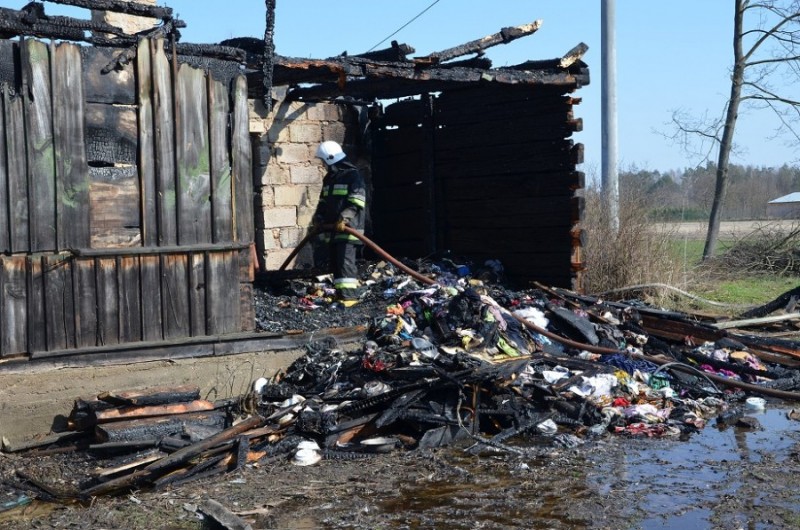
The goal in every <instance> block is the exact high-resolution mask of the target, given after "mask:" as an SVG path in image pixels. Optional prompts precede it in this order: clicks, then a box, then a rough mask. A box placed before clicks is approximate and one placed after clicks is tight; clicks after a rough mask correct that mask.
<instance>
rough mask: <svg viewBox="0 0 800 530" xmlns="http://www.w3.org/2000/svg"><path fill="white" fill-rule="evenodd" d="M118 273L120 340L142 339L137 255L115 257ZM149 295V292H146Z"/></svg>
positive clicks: (126, 341)
mask: <svg viewBox="0 0 800 530" xmlns="http://www.w3.org/2000/svg"><path fill="white" fill-rule="evenodd" d="M117 273H118V274H119V279H120V281H119V338H120V342H122V343H128V342H138V341H140V340H142V305H141V298H140V293H141V285H140V275H139V256H121V257H119V258H117ZM148 295H149V293H148Z"/></svg>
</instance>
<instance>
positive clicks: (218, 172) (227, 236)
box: [208, 75, 233, 243]
mask: <svg viewBox="0 0 800 530" xmlns="http://www.w3.org/2000/svg"><path fill="white" fill-rule="evenodd" d="M229 99H230V97H229V95H228V90H227V89H226V88H225V85H224V84H223V83H220V82H219V81H216V80H215V79H214V78H213V77H211V76H210V75H209V76H208V136H209V144H210V151H211V219H212V237H213V242H214V243H220V242H226V241H233V209H232V205H231V198H232V194H231V161H230V154H229V147H228V146H229V145H230V144H229V143H228V113H229V112H230V109H229V107H230V105H229V103H228V102H229Z"/></svg>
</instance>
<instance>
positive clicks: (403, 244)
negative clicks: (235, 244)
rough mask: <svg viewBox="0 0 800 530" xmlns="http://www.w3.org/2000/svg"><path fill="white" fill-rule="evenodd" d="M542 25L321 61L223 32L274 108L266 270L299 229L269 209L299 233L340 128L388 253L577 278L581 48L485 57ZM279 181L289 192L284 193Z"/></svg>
mask: <svg viewBox="0 0 800 530" xmlns="http://www.w3.org/2000/svg"><path fill="white" fill-rule="evenodd" d="M539 25H540V22H539V21H537V22H534V23H531V24H525V25H521V26H518V27H511V28H504V29H502V30H501V31H499V32H498V33H496V34H492V35H489V36H486V37H484V38H482V39H478V40H475V41H472V42H468V43H466V44H463V45H460V46H457V47H455V48H451V49H447V50H442V51H439V52H435V53H431V54H428V55H425V56H420V57H412V56H411V55H412V54H413V53H414V49H413V48H412V47H410V46H408V45H406V44H398V43H397V42H393V43H392V46H391V47H390V48H388V49H386V50H381V51H376V52H371V53H366V54H361V55H346V54H342V55H340V56H337V57H332V58H328V59H315V60H307V59H296V58H289V57H283V56H280V55H274V54H270V55H269V56H270V57H271V58H272V60H273V62H272V64H265V61H264V59H263V58H264V57H266V56H267V54H264V49H265V46H264V43H263V42H260V41H254V40H250V39H232V40H231V41H227V42H226V43H225V44H228V45H232V46H240V47H242V48H243V49H246V50H247V51H248V67H249V71H250V74H248V80H249V83H248V85H249V87H250V94H251V97H252V98H253V99H254V100H255V101H257V102H260V101H261V100H262V99H266V104H265V105H264V106H265V107H269V108H271V111H270V112H266V109H264V108H263V107H262V108H261V110H262V114H263V115H264V116H265V117H266V118H267V122H266V126H265V130H264V133H265V134H264V135H263V136H262V140H261V142H260V148H257V149H256V150H255V153H254V156H255V158H256V188H257V196H258V197H259V198H260V199H261V200H262V204H263V208H264V211H265V212H266V213H265V216H264V219H265V223H264V225H263V226H264V227H265V228H267V230H266V231H265V232H264V233H261V234H258V235H257V241H256V243H257V244H258V246H259V249H261V250H262V251H261V252H260V253H259V254H260V255H262V256H264V259H265V261H264V263H263V264H264V265H265V266H266V268H267V269H271V268H275V267H277V266H279V264H280V263H281V262H282V261H283V259H284V258H285V257H286V256H287V254H288V253H289V252H290V251H291V250H292V247H293V246H294V243H295V242H296V238H292V237H286V238H284V237H283V236H285V235H289V234H287V233H285V230H293V229H294V227H293V226H289V227H286V226H282V225H280V221H278V220H277V219H276V218H275V217H273V218H272V219H271V218H270V215H269V211H270V209H272V211H279V212H281V213H285V212H282V211H281V209H282V208H289V209H290V210H291V211H290V212H289V214H290V215H292V214H293V213H296V220H297V224H298V225H299V227H300V229H301V232H302V231H304V230H305V229H306V228H307V226H308V224H309V221H310V218H311V215H312V212H313V206H314V202H313V201H314V200H315V199H316V197H317V194H318V190H319V186H320V182H321V177H322V175H323V173H324V172H323V170H322V169H321V168H319V167H318V166H317V165H315V164H314V162H313V152H314V148H315V147H316V144H317V143H318V142H319V141H321V140H336V141H338V142H340V143H342V144H343V145H344V147H345V151H346V152H347V153H348V154H349V155H350V158H351V159H355V160H357V161H358V162H360V164H359V165H360V166H361V169H362V171H364V172H366V173H367V174H369V175H370V176H371V178H370V179H369V180H370V181H371V197H370V200H369V202H370V203H371V209H370V214H371V226H368V234H369V235H370V237H372V238H373V239H374V240H375V241H377V242H378V243H379V244H380V245H381V246H382V247H383V248H385V249H386V250H388V251H389V252H390V253H392V254H394V255H397V256H407V257H409V258H420V257H425V256H432V255H437V254H438V255H442V254H445V253H447V254H450V255H453V256H461V257H466V258H468V259H470V260H474V261H477V262H479V263H481V262H483V261H485V260H487V259H492V260H499V261H500V262H502V264H503V266H504V267H505V270H506V273H507V275H508V277H509V279H511V280H513V281H516V282H518V283H519V284H523V285H524V284H529V283H530V282H531V281H532V280H537V281H541V282H544V283H547V284H552V285H559V286H564V287H570V288H576V289H579V288H580V286H581V271H582V270H583V262H582V258H581V234H580V230H579V228H578V225H579V220H580V219H581V216H582V203H581V199H580V197H579V195H580V190H581V188H582V187H583V182H584V176H583V174H582V173H581V172H580V171H578V170H577V169H576V166H577V165H578V164H579V163H581V162H582V156H583V146H582V145H581V144H575V143H574V142H573V141H572V139H571V138H570V137H571V136H572V134H573V133H574V132H576V131H580V130H581V127H582V123H581V120H580V119H577V118H575V117H574V115H573V106H574V105H576V104H577V103H579V102H580V99H579V98H576V97H574V96H573V92H574V91H575V90H576V89H578V88H580V87H581V86H583V85H585V84H587V83H588V82H589V74H588V70H587V67H586V65H585V64H584V63H583V62H582V61H581V60H580V58H581V56H582V55H583V53H584V52H585V51H586V47H585V45H583V44H580V45H578V46H576V47H575V48H574V49H572V50H569V51H568V52H567V53H566V54H565V55H564V56H563V57H561V58H558V59H554V60H549V61H529V62H525V63H523V64H520V65H517V66H512V67H505V68H499V69H493V68H492V67H491V61H489V60H488V59H487V58H486V57H485V56H484V52H485V50H486V49H487V48H489V47H491V46H495V45H502V44H505V43H508V42H511V41H513V40H515V39H518V38H523V37H526V36H528V35H531V34H533V33H534V32H535V31H536V30H537V29H538V28H539ZM464 56H471V57H469V58H466V59H465V58H463V57H464ZM265 71H271V73H272V75H271V76H269V79H265V76H264V72H265ZM265 91H269V93H268V95H267V97H266V98H264V94H265ZM332 106H333V108H332ZM287 122H288V123H287ZM298 153H299V155H298ZM287 168H289V175H288V177H287V176H286V171H287ZM308 172H311V175H310V178H309V173H308ZM306 183H309V185H307V186H305V187H304V188H303V190H302V192H297V191H296V190H297V186H300V187H303V186H304V185H305V184H306ZM287 185H289V186H295V188H294V189H295V191H296V194H295V195H294V196H293V199H292V202H291V203H285V202H284V203H281V202H280V197H279V195H280V193H281V192H282V191H285V190H286V189H287ZM259 191H260V193H259ZM270 229H272V230H273V233H270ZM276 229H277V230H276ZM261 236H263V238H262V237H261ZM279 236H280V237H281V240H279V239H278V237H279ZM284 239H288V241H289V244H288V245H285V244H283V243H285V242H286V241H284ZM298 262H299V263H298V265H297V266H299V267H301V266H303V265H304V264H303V263H302V255H301V258H299V259H298Z"/></svg>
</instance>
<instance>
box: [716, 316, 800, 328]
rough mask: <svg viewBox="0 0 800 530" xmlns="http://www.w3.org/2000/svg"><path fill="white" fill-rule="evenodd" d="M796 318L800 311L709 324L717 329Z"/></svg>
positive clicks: (758, 324) (743, 326)
mask: <svg viewBox="0 0 800 530" xmlns="http://www.w3.org/2000/svg"><path fill="white" fill-rule="evenodd" d="M798 318H800V313H789V314H786V315H772V316H769V317H761V318H746V319H741V320H727V321H722V322H717V323H715V324H711V326H712V327H714V328H717V329H731V328H746V327H751V326H760V325H762V324H774V323H776V322H786V321H788V320H796V319H798Z"/></svg>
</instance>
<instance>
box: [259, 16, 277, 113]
mask: <svg viewBox="0 0 800 530" xmlns="http://www.w3.org/2000/svg"><path fill="white" fill-rule="evenodd" d="M275 1H276V0H266V4H267V23H266V29H265V30H264V62H263V65H262V71H263V72H264V94H263V99H264V109H266V111H267V113H269V112H270V111H272V71H273V69H274V66H275Z"/></svg>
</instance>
